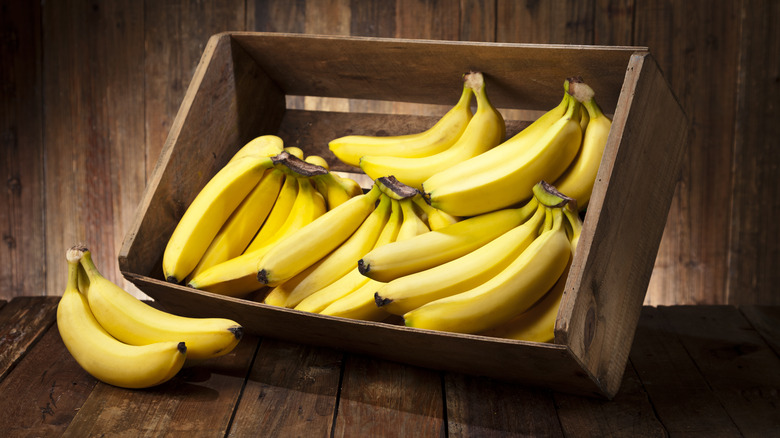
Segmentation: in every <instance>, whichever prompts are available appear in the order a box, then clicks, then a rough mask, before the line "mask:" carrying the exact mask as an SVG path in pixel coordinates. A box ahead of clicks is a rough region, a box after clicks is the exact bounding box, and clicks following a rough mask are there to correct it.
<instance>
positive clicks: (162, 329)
mask: <svg viewBox="0 0 780 438" xmlns="http://www.w3.org/2000/svg"><path fill="white" fill-rule="evenodd" d="M78 251H80V252H81V260H80V263H81V265H82V266H83V267H84V271H85V272H86V274H87V276H88V277H89V289H88V290H87V292H86V295H87V300H88V302H89V307H90V309H92V313H93V314H94V315H95V319H97V321H98V322H99V323H100V325H102V326H103V328H105V329H106V331H107V332H109V333H110V334H111V336H113V337H115V338H117V339H118V340H120V341H122V342H125V343H127V344H132V345H145V344H151V343H154V342H162V341H177V342H179V341H183V342H185V343H186V344H187V357H188V358H189V359H208V358H212V357H217V356H222V355H224V354H227V353H229V352H230V351H232V350H233V348H235V346H236V345H238V342H239V341H240V340H241V336H242V334H243V328H242V327H241V325H240V324H238V323H237V322H235V321H232V320H230V319H226V318H189V317H184V316H179V315H174V314H172V313H168V312H165V311H162V310H159V309H156V308H154V307H152V306H150V305H149V304H147V303H144V302H143V301H141V300H139V299H138V298H136V297H134V296H133V295H131V294H130V293H128V292H127V291H125V290H124V289H122V288H121V287H119V286H117V285H116V284H114V283H112V282H111V281H110V280H108V279H106V278H105V277H103V275H101V274H100V272H99V271H98V269H97V268H96V267H95V264H94V263H93V261H92V256H91V253H90V252H89V250H88V249H86V248H83V247H81V248H78Z"/></svg>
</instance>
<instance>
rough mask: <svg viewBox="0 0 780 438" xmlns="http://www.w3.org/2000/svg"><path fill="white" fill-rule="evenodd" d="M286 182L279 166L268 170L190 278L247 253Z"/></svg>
mask: <svg viewBox="0 0 780 438" xmlns="http://www.w3.org/2000/svg"><path fill="white" fill-rule="evenodd" d="M282 184H284V173H282V172H281V171H280V170H277V169H269V170H267V171H266V173H265V175H264V176H263V177H262V179H261V180H260V183H258V184H257V185H256V186H255V187H254V188H253V189H252V191H251V192H249V194H248V195H247V197H246V198H245V199H244V200H243V201H242V202H241V204H239V206H238V207H237V208H236V210H235V211H234V212H233V214H231V215H230V217H229V218H228V220H227V222H225V225H223V226H222V229H220V230H219V232H218V233H217V235H216V236H214V240H212V241H211V244H210V245H209V247H208V248H206V251H205V252H204V253H203V257H201V259H200V262H198V264H197V265H196V266H195V268H194V269H193V270H192V272H191V273H190V275H189V276H188V278H187V281H189V280H191V279H192V278H193V277H195V276H196V275H198V274H200V273H201V272H203V270H204V269H206V268H210V267H212V266H214V265H216V264H219V263H222V262H224V261H225V260H229V259H232V258H233V257H238V256H239V255H241V253H243V252H244V250H245V249H246V248H247V246H249V243H250V242H251V241H252V238H253V237H254V236H255V234H256V233H257V231H258V230H259V229H260V227H261V226H262V224H263V221H265V219H266V217H267V216H268V214H269V212H270V211H271V208H272V207H273V205H274V201H275V200H276V198H277V197H278V196H279V191H280V190H281V188H282Z"/></svg>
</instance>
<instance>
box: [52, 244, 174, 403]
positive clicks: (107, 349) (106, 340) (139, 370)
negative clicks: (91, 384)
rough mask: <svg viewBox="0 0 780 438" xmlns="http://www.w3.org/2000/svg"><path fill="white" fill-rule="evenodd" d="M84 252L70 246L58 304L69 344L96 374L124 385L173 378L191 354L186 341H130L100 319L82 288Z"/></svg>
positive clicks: (142, 385)
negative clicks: (111, 331) (121, 338)
mask: <svg viewBox="0 0 780 438" xmlns="http://www.w3.org/2000/svg"><path fill="white" fill-rule="evenodd" d="M80 256H81V253H80V252H79V251H75V250H73V249H71V250H68V252H67V260H68V283H67V285H66V287H65V291H64V292H63V294H62V298H61V299H60V302H59V304H58V305H57V329H58V330H59V332H60V337H61V338H62V342H63V343H64V344H65V347H66V348H67V349H68V351H69V352H70V354H71V356H73V358H74V359H75V360H76V362H78V364H79V365H80V366H81V367H82V368H83V369H84V370H85V371H86V372H87V373H89V374H90V375H92V377H94V378H96V379H98V380H100V381H102V382H104V383H107V384H109V385H114V386H118V387H122V388H148V387H151V386H155V385H159V384H161V383H164V382H166V381H168V380H170V379H171V378H172V377H173V376H175V375H176V373H178V372H179V370H181V368H182V366H183V365H184V362H185V360H186V358H187V346H186V344H185V342H183V341H165V342H155V343H151V344H147V345H128V344H126V343H124V342H121V341H118V340H117V339H116V338H114V337H113V336H111V335H110V334H109V333H108V332H106V330H105V329H104V328H103V327H102V326H101V325H100V324H99V323H98V321H97V320H96V319H95V316H94V315H93V314H92V311H91V310H90V308H89V303H88V302H87V298H86V297H85V296H84V295H82V293H81V292H79V289H78V283H79V280H78V276H79V258H80Z"/></svg>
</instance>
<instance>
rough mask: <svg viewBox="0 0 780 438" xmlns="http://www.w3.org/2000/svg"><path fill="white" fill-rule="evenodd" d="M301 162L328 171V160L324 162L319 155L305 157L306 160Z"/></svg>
mask: <svg viewBox="0 0 780 438" xmlns="http://www.w3.org/2000/svg"><path fill="white" fill-rule="evenodd" d="M303 161H305V162H307V163H309V164H314V165H315V166H320V167H322V168H324V169H325V170H330V163H328V160H326V159H325V158H323V157H322V156H320V155H307V156H306V158H304V159H303Z"/></svg>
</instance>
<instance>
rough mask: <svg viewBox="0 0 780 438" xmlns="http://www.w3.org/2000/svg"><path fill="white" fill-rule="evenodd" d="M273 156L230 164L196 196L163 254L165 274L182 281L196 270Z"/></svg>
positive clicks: (170, 279)
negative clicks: (215, 238)
mask: <svg viewBox="0 0 780 438" xmlns="http://www.w3.org/2000/svg"><path fill="white" fill-rule="evenodd" d="M272 165H273V164H272V161H271V159H270V158H269V157H263V156H246V157H244V158H241V159H239V160H235V161H233V162H230V163H228V164H227V165H225V166H224V167H223V168H222V169H220V170H219V172H217V173H216V175H214V177H213V178H211V180H209V182H208V183H206V186H205V187H203V189H202V190H201V191H200V192H199V193H198V194H197V196H195V199H193V201H192V203H191V204H190V206H189V207H187V210H186V211H185V212H184V215H183V216H182V218H181V220H180V221H179V223H178V224H177V225H176V228H175V229H174V230H173V234H172V235H171V237H170V240H169V241H168V245H167V246H166V248H165V252H164V254H163V275H164V276H165V279H166V280H168V281H170V282H172V283H179V282H181V281H182V280H184V278H185V277H187V275H188V274H189V273H190V272H192V270H193V269H194V268H195V266H196V265H197V264H198V262H199V261H200V258H201V256H202V255H203V253H204V252H205V251H206V248H208V246H209V245H210V244H211V241H212V240H214V236H216V235H217V233H218V232H219V230H220V228H222V225H224V224H225V221H227V219H228V217H230V214H231V213H233V210H235V209H236V207H238V205H239V204H240V203H241V201H243V200H244V198H246V196H247V194H248V193H249V191H250V190H252V188H253V187H254V186H255V185H257V183H258V181H260V177H261V176H262V175H263V173H264V172H265V170H266V169H268V168H270V167H271V166H272Z"/></svg>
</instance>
